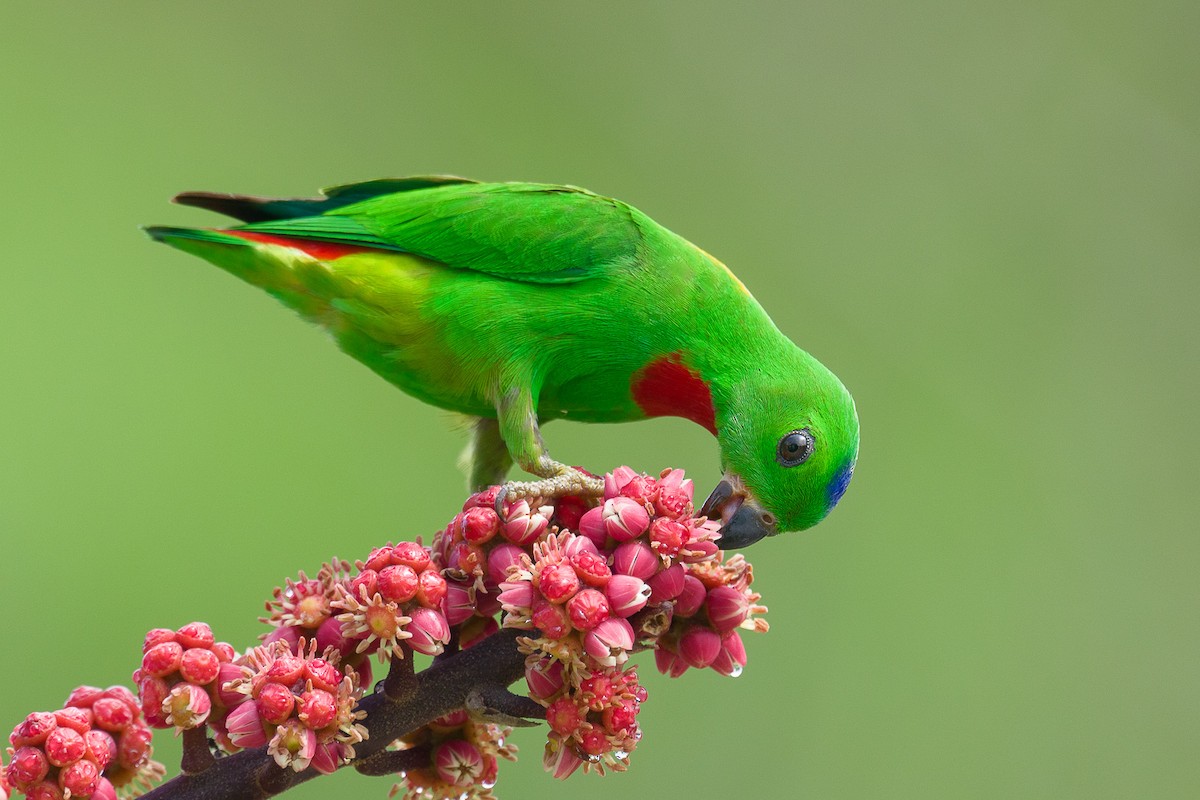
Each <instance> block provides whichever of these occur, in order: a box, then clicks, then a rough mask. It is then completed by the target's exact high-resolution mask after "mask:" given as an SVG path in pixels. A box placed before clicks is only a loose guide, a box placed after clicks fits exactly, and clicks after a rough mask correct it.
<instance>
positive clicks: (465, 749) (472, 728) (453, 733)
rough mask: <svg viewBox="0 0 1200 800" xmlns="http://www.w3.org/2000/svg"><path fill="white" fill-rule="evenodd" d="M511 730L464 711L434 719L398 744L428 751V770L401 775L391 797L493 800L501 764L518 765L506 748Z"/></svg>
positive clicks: (513, 753)
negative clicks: (481, 719)
mask: <svg viewBox="0 0 1200 800" xmlns="http://www.w3.org/2000/svg"><path fill="white" fill-rule="evenodd" d="M510 733H512V731H511V729H509V728H504V727H501V726H499V725H495V724H492V723H485V722H479V721H477V720H473V719H471V718H470V716H469V715H468V714H467V712H466V711H464V710H459V711H454V712H451V713H450V714H447V715H446V716H444V717H441V718H439V719H436V720H434V721H433V722H432V723H430V724H429V725H428V726H427V727H425V728H423V729H421V730H420V731H417V732H416V733H414V734H413V735H411V736H406V737H405V738H403V739H401V740H400V741H399V742H398V743H397V747H398V749H400V750H410V749H413V748H417V747H426V748H428V749H429V751H430V754H431V755H430V759H429V764H428V766H424V767H417V768H414V769H409V770H406V771H404V772H402V773H400V778H401V781H400V783H398V784H396V785H395V786H394V787H393V788H392V791H391V796H395V795H397V794H401V793H403V800H494V795H493V794H492V787H494V786H495V785H496V775H497V772H498V770H499V759H500V758H507V759H508V760H509V761H516V760H517V755H516V754H517V748H516V745H511V744H507V743H506V741H505V740H506V739H507V738H508V736H509V734H510Z"/></svg>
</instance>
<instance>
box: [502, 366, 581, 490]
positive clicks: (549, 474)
mask: <svg viewBox="0 0 1200 800" xmlns="http://www.w3.org/2000/svg"><path fill="white" fill-rule="evenodd" d="M496 416H497V421H498V423H499V429H500V436H501V437H503V439H504V443H505V445H507V447H508V452H509V454H510V455H511V456H512V458H513V460H515V461H516V462H517V464H518V465H519V466H520V467H521V469H523V470H525V471H526V472H529V473H532V474H534V475H537V476H538V477H539V478H541V479H542V480H540V481H509V482H508V483H506V484H504V488H503V489H502V490H501V492H500V496H499V497H498V498H497V499H496V506H497V507H500V506H501V505H502V503H503V502H504V500H506V499H507V500H517V499H525V498H529V497H544V498H547V499H551V498H555V497H565V496H567V495H584V496H590V497H596V496H599V495H601V494H603V493H604V480H603V479H602V478H597V477H595V476H592V475H589V474H587V473H586V472H582V471H580V470H578V469H575V468H574V467H569V466H567V465H566V464H562V463H560V462H558V461H555V460H554V459H552V458H551V457H550V454H549V453H547V452H546V443H545V442H543V441H542V432H541V430H539V428H538V418H537V409H536V406H535V404H534V401H533V394H532V393H531V392H530V390H529V389H514V390H512V391H510V392H509V393H508V394H506V395H505V396H504V397H502V398H501V400H500V402H498V403H497V404H496Z"/></svg>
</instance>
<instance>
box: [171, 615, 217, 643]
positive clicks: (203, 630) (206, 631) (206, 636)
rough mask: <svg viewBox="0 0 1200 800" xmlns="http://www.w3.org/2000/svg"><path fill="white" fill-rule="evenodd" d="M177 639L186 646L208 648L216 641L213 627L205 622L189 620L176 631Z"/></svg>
mask: <svg viewBox="0 0 1200 800" xmlns="http://www.w3.org/2000/svg"><path fill="white" fill-rule="evenodd" d="M175 641H177V642H179V643H180V644H181V645H183V646H184V647H202V648H204V649H205V650H208V649H209V648H211V647H212V646H213V645H214V644H215V643H216V641H217V640H216V637H214V636H213V632H212V628H210V627H208V625H207V624H205V623H203V622H189V623H188V624H187V625H184V626H183V627H182V628H180V629H179V630H177V631H175Z"/></svg>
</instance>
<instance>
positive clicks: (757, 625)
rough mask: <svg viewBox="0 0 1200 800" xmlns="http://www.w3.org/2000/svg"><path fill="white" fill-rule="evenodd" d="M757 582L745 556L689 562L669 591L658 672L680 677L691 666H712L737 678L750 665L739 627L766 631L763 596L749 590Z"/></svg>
mask: <svg viewBox="0 0 1200 800" xmlns="http://www.w3.org/2000/svg"><path fill="white" fill-rule="evenodd" d="M753 580H754V575H753V571H752V570H751V567H750V564H749V563H748V562H747V561H746V559H745V558H743V557H742V555H741V554H737V555H734V556H733V557H731V558H730V559H729V560H728V561H726V562H725V563H723V564H722V563H721V562H720V561H717V560H713V561H709V562H704V563H700V564H689V565H688V567H687V570H686V573H685V574H684V575H683V576H682V580H681V581H677V582H673V583H672V586H671V589H670V591H668V592H666V593H665V594H664V597H666V598H669V599H670V600H671V602H672V603H673V605H674V609H673V611H672V615H671V626H670V628H669V629H668V630H666V631H665V632H664V633H663V634H662V635H661V636H660V637H659V639H658V642H657V644H656V648H655V651H654V662H655V665H656V666H657V667H658V670H659V672H662V673H663V674H664V675H670V676H671V677H672V678H678V677H679V676H680V675H682V674H683V673H684V672H686V671H687V670H688V668H689V667H695V668H701V667H710V668H711V669H714V670H716V671H717V672H719V673H721V674H722V675H731V676H735V677H736V676H737V675H740V674H741V672H742V667H744V666H745V665H746V648H745V646H744V645H743V644H742V637H741V636H740V635H739V634H738V629H739V628H742V629H745V630H751V631H756V632H759V633H763V632H766V630H767V629H768V625H767V621H766V620H765V619H761V618H759V617H756V616H754V615H755V614H763V613H766V610H767V609H766V607H765V606H761V605H759V604H758V600H759V599H760V598H761V595H759V594H757V593H755V592H751V591H750V584H751V583H752V582H753Z"/></svg>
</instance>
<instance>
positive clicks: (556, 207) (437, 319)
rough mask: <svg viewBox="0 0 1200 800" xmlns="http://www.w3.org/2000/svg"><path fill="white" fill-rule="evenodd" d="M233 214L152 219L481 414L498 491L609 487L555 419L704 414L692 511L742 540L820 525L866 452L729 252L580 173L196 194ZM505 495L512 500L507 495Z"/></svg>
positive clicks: (482, 449)
mask: <svg viewBox="0 0 1200 800" xmlns="http://www.w3.org/2000/svg"><path fill="white" fill-rule="evenodd" d="M175 201H176V202H178V203H182V204H184V205H191V206H199V207H201V208H206V209H209V210H212V211H217V212H220V213H223V214H226V215H228V216H231V217H234V218H236V219H238V220H240V221H241V222H242V223H244V224H241V225H237V226H234V227H230V228H227V229H207V228H205V229H196V228H177V227H150V228H147V229H146V230H147V233H148V234H149V235H150V236H151V237H152V238H154V239H156V240H158V241H161V242H165V243H167V244H170V245H172V246H173V247H176V248H178V249H180V250H184V251H186V252H188V253H192V254H194V255H197V256H200V257H201V258H204V259H207V260H208V261H211V262H212V263H214V264H216V265H217V266H219V267H221V268H222V269H224V270H226V271H228V272H231V273H233V274H234V275H236V276H237V277H239V278H241V279H242V280H244V281H246V282H247V283H251V284H254V285H255V286H258V287H261V288H262V289H265V290H266V291H267V292H269V293H270V294H271V295H273V296H274V297H276V298H277V299H278V300H280V301H281V302H282V303H283V304H284V305H286V306H288V307H290V308H292V309H294V310H295V311H297V312H299V314H300V315H301V316H302V317H304V318H305V319H307V320H309V321H311V322H314V323H316V324H317V325H320V326H321V327H323V328H325V329H326V330H327V331H328V332H329V333H330V334H331V335H332V336H333V338H334V339H335V340H336V341H337V343H338V345H339V346H340V347H341V348H342V350H344V351H345V352H346V353H348V354H349V355H351V356H353V357H354V358H356V359H358V360H359V361H361V362H362V363H363V364H365V365H367V366H368V367H370V368H371V369H372V370H374V371H375V372H376V373H378V374H379V375H380V376H381V377H383V378H384V379H385V380H387V381H388V382H390V383H392V384H394V385H396V386H398V387H399V388H400V389H403V390H404V391H405V392H407V393H409V394H410V395H412V396H414V397H416V398H418V399H420V400H423V401H425V402H426V403H430V404H432V405H435V406H438V407H440V408H444V409H449V410H451V411H455V412H459V413H462V414H466V415H470V416H471V417H474V418H476V422H475V426H474V433H473V438H472V444H471V449H470V451H469V452H470V453H471V466H470V480H471V484H472V486H473V487H475V488H480V487H483V486H487V485H491V484H495V483H499V482H501V481H503V480H504V478H505V476H506V475H507V473H508V471H509V469H510V468H511V466H512V463H513V461H515V462H516V463H517V464H519V465H520V466H521V468H522V469H524V470H526V471H527V472H529V473H531V474H533V475H536V476H538V477H539V478H540V480H537V481H529V482H518V483H507V484H505V485H504V494H503V495H502V496H504V497H507V498H510V499H511V498H515V497H532V496H543V497H557V496H563V495H568V494H581V493H582V494H599V493H600V492H601V491H602V489H603V482H602V481H601V480H600V479H598V478H595V477H594V476H592V475H590V474H588V473H586V472H583V471H581V470H578V469H575V468H573V467H569V466H566V465H564V464H562V463H560V462H558V461H555V460H554V459H552V458H551V457H550V455H549V454H548V453H547V451H546V446H545V444H544V443H543V441H542V436H541V433H540V430H539V426H540V425H541V424H542V423H544V422H546V421H548V420H552V419H559V418H562V419H573V420H580V421H583V422H622V421H627V420H641V419H646V418H649V417H658V416H678V417H684V418H686V419H689V420H692V421H694V422H696V423H698V424H700V425H702V426H704V427H705V428H707V429H708V430H709V431H710V432H711V433H713V434H714V435H715V436H716V437H717V441H718V443H719V445H720V451H721V462H722V468H723V469H724V477H723V479H722V480H721V482H720V483H719V484H718V486H717V487H716V489H715V490H714V491H713V493H712V495H711V496H710V497H709V498H708V500H707V501H706V503H705V504H704V506H703V507H702V509H701V513H703V514H706V515H708V516H709V518H710V519H719V520H720V521H721V538H720V540H719V544H720V545H721V546H722V547H724V548H737V547H744V546H746V545H749V544H752V543H754V542H756V541H758V540H760V539H762V538H763V537H764V536H771V535H774V534H775V533H778V532H780V531H792V530H802V529H804V528H808V527H810V526H812V525H814V524H816V523H817V522H819V521H820V520H821V519H822V518H823V517H824V516H825V515H826V514H828V513H829V511H830V509H832V508H833V506H834V505H835V504H836V503H837V502H838V500H839V499H840V498H841V497H842V494H843V492H845V490H846V486H847V484H848V483H849V481H850V477H851V475H852V474H853V471H854V464H855V461H856V459H857V456H858V417H857V415H856V413H855V409H854V401H853V400H852V399H851V397H850V394H849V393H848V392H847V391H846V388H845V387H844V386H843V385H842V383H841V381H839V380H838V379H837V377H836V376H834V375H833V373H831V372H830V371H829V370H828V369H826V368H825V367H824V366H823V365H822V364H820V363H819V362H818V361H817V360H816V359H815V358H813V357H812V356H810V355H809V354H808V353H806V352H804V351H803V350H801V349H800V348H799V347H797V346H796V345H795V344H793V343H792V342H791V341H790V340H789V339H788V338H787V337H785V336H784V335H783V334H782V333H781V332H780V331H779V329H778V328H776V327H775V325H774V323H772V321H771V319H770V318H769V317H768V316H767V314H766V312H765V311H763V309H762V307H761V306H760V305H759V304H758V302H756V301H755V299H754V298H753V297H751V295H750V293H749V292H748V291H747V290H746V287H745V286H743V285H742V282H741V281H739V280H738V279H737V278H736V277H735V276H734V274H733V273H732V272H730V271H729V269H728V268H727V267H726V266H725V265H724V264H722V263H721V262H720V261H718V260H717V259H715V258H713V257H712V256H710V255H709V254H708V253H706V252H704V251H703V250H701V249H700V248H698V247H696V246H695V245H693V244H691V243H690V242H688V241H687V240H685V239H683V238H681V237H680V236H677V235H676V234H674V233H672V232H671V231H669V230H667V229H666V228H664V227H662V226H661V225H659V224H657V223H655V222H654V221H653V220H651V219H650V218H649V217H647V216H646V215H645V214H643V213H642V212H640V211H638V210H637V209H635V208H633V207H632V206H629V205H627V204H625V203H622V202H620V201H619V200H614V199H611V198H608V197H603V196H601V195H597V194H594V193H592V192H589V191H586V190H584V189H580V188H577V187H574V186H558V185H550V184H537V183H479V182H476V181H472V180H468V179H465V178H458V177H450V176H422V177H412V178H399V179H384V180H376V181H368V182H365V183H356V184H349V185H345V186H338V187H335V188H332V189H326V190H324V191H323V192H322V196H321V197H318V198H303V199H266V198H256V197H245V196H239V195H231V194H214V193H208V192H187V193H184V194H181V195H179V196H178V197H176V198H175ZM497 504H498V505H499V501H498V503H497Z"/></svg>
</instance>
